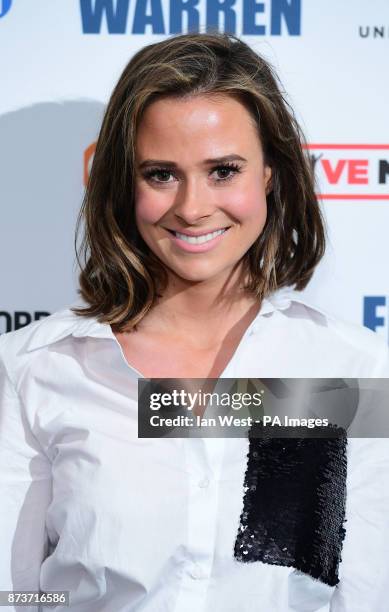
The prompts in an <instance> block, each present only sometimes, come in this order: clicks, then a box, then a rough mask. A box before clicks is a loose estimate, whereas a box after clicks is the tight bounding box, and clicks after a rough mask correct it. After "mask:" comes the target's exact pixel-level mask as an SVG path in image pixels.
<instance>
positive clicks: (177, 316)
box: [141, 270, 260, 338]
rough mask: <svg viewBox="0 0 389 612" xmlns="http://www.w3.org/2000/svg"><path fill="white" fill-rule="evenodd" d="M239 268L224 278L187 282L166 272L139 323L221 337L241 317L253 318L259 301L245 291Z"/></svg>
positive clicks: (179, 332)
mask: <svg viewBox="0 0 389 612" xmlns="http://www.w3.org/2000/svg"><path fill="white" fill-rule="evenodd" d="M243 281H244V279H243V275H242V271H241V270H235V271H233V272H232V273H231V274H230V275H229V276H228V277H227V278H224V279H220V278H215V279H209V280H207V281H203V282H190V281H186V280H184V279H181V278H179V277H176V276H172V275H169V282H168V285H167V287H166V289H165V290H164V291H163V292H162V294H161V297H160V298H159V299H158V301H157V303H156V304H155V305H154V307H153V308H152V310H151V311H150V312H149V314H148V315H147V316H146V317H145V319H144V320H143V321H142V322H141V326H142V327H143V328H144V329H145V330H146V329H147V330H150V331H151V330H152V331H157V330H158V331H160V332H161V333H169V334H172V335H175V334H176V335H180V336H182V335H183V334H185V335H187V336H188V337H195V338H196V337H202V338H206V337H209V336H212V337H213V338H218V337H219V336H220V337H221V338H223V337H224V334H225V330H226V329H229V328H230V327H231V325H235V324H236V323H237V322H238V321H239V320H240V319H242V318H243V317H248V318H254V316H255V314H256V312H257V311H258V308H259V305H260V304H259V300H258V298H256V297H255V296H254V295H252V294H250V293H248V292H247V290H245V289H244V288H243V287H244V282H243Z"/></svg>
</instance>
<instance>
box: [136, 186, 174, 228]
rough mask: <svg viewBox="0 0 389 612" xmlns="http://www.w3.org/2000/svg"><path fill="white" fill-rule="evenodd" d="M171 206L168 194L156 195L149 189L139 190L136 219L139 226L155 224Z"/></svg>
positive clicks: (137, 192)
mask: <svg viewBox="0 0 389 612" xmlns="http://www.w3.org/2000/svg"><path fill="white" fill-rule="evenodd" d="M169 206H170V198H168V195H167V194H163V193H158V194H157V193H156V192H155V191H152V190H150V189H147V188H138V189H137V190H136V193H135V218H136V222H137V224H138V225H142V224H155V223H157V222H158V221H159V220H160V219H161V217H163V215H164V214H165V213H166V211H167V210H168V209H169Z"/></svg>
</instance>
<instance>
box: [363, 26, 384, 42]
mask: <svg viewBox="0 0 389 612" xmlns="http://www.w3.org/2000/svg"><path fill="white" fill-rule="evenodd" d="M358 34H359V38H380V39H382V38H387V39H388V40H389V25H387V26H384V25H379V26H377V25H364V26H359V28H358Z"/></svg>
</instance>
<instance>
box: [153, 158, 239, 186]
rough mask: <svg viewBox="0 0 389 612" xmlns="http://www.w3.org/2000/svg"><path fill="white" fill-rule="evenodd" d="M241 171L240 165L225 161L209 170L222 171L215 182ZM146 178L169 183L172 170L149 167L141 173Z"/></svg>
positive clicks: (220, 181)
mask: <svg viewBox="0 0 389 612" xmlns="http://www.w3.org/2000/svg"><path fill="white" fill-rule="evenodd" d="M240 171H241V167H240V166H238V165H237V164H234V163H226V164H220V165H218V166H215V167H214V168H212V170H211V174H213V173H214V172H217V173H222V175H223V174H224V176H221V177H220V174H219V178H216V180H215V182H216V183H225V182H226V181H228V180H230V179H232V178H233V177H234V176H235V174H237V173H238V172H240ZM143 176H144V178H145V179H146V180H149V181H151V182H153V183H159V184H163V183H164V184H170V183H172V181H169V180H168V179H169V176H173V172H172V171H171V170H169V168H150V169H149V170H147V171H146V172H145V173H144V174H143Z"/></svg>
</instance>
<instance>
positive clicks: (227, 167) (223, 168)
mask: <svg viewBox="0 0 389 612" xmlns="http://www.w3.org/2000/svg"><path fill="white" fill-rule="evenodd" d="M240 171H241V167H240V166H238V165H237V164H234V163H228V164H222V165H220V166H216V168H214V169H213V172H223V173H225V172H227V173H228V174H227V176H225V175H224V176H222V177H221V178H219V180H217V182H218V183H220V182H225V181H228V180H230V179H232V178H233V177H234V175H235V174H237V173H238V172H240Z"/></svg>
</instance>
